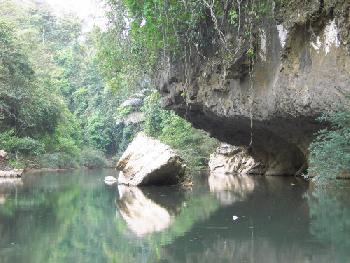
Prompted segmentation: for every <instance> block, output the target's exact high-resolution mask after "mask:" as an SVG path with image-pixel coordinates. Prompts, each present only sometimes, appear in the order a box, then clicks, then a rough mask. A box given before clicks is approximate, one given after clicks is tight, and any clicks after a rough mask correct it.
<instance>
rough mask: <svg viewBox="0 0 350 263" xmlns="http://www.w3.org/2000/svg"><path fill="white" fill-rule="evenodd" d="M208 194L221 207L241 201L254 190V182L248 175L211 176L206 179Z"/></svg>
mask: <svg viewBox="0 0 350 263" xmlns="http://www.w3.org/2000/svg"><path fill="white" fill-rule="evenodd" d="M208 183H209V189H210V192H213V193H215V195H216V197H217V198H218V199H219V200H220V202H221V204H223V205H230V204H233V203H234V202H236V201H243V200H244V199H245V198H246V196H247V194H249V193H251V192H252V191H253V190H254V188H255V181H254V179H253V178H252V177H250V176H248V175H233V174H211V175H210V176H209V178H208Z"/></svg>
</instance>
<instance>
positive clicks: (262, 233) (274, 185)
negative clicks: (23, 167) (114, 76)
mask: <svg viewBox="0 0 350 263" xmlns="http://www.w3.org/2000/svg"><path fill="white" fill-rule="evenodd" d="M106 175H108V174H103V173H102V172H99V171H92V172H85V171H83V172H82V171H77V172H69V173H66V174H48V175H46V176H29V177H26V178H24V180H23V186H21V187H17V188H16V187H7V188H1V187H0V189H2V190H0V198H2V200H3V201H2V202H3V204H0V237H1V238H0V262H1V263H61V262H62V263H66V262H75V263H80V262H82V263H90V262H107V263H109V262H111V263H114V262H123V263H127V262H151V263H156V262H189V263H190V262H204V263H205V262H216V263H221V262H246V263H258V262H259V263H277V262H284V263H292V262H293V263H294V262H308V263H314V262H315V263H316V262H318V263H319V262H321V263H323V262H324V263H326V262H327V263H328V262H332V263H345V262H349V258H350V244H349V241H348V237H349V234H350V229H349V224H350V223H349V218H350V205H349V202H348V200H349V198H350V196H349V193H350V191H349V188H348V189H342V188H336V189H335V190H332V191H330V192H318V191H309V192H306V190H307V187H308V185H307V184H306V183H305V182H303V181H298V180H296V179H293V178H292V179H288V178H261V177H259V178H256V177H238V178H225V180H221V181H220V180H210V181H209V189H210V190H211V191H209V190H208V185H207V184H195V185H194V187H193V190H192V191H183V190H181V189H178V188H176V187H147V188H127V187H125V188H119V189H117V188H115V187H106V186H105V185H104V183H103V178H104V177H105V176H106ZM223 194H227V196H224V197H222V196H223ZM116 200H117V210H118V215H119V216H118V217H116V216H115V212H116ZM233 215H237V216H239V220H237V221H234V222H233V220H232V216H233Z"/></svg>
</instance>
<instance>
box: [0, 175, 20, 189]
mask: <svg viewBox="0 0 350 263" xmlns="http://www.w3.org/2000/svg"><path fill="white" fill-rule="evenodd" d="M18 185H23V181H22V179H21V178H1V177H0V189H1V188H2V187H3V188H6V187H11V186H18Z"/></svg>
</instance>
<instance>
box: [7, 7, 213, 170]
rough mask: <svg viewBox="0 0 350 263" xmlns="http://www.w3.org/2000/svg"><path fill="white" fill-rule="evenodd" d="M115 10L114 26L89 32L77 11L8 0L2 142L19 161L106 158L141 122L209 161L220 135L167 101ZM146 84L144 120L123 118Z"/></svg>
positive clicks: (194, 157) (95, 161)
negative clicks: (163, 103) (164, 104)
mask: <svg viewBox="0 0 350 263" xmlns="http://www.w3.org/2000/svg"><path fill="white" fill-rule="evenodd" d="M111 14H113V12H112V11H111V12H110V15H111ZM110 18H111V21H112V22H111V24H110V25H109V26H108V29H107V30H104V31H102V30H101V29H100V28H98V27H95V28H93V29H92V30H91V31H90V32H87V33H86V32H84V33H83V32H82V24H81V23H82V22H81V21H80V20H79V19H78V18H77V17H75V16H74V15H72V14H66V15H64V16H59V17H58V16H56V15H54V14H53V12H52V10H50V8H49V7H48V6H47V5H45V4H39V3H36V2H34V1H33V2H30V3H25V4H24V3H22V2H21V1H1V3H0V36H1V37H0V45H1V48H0V52H1V53H0V85H1V86H0V148H1V149H5V150H6V151H7V152H9V153H10V154H11V164H12V165H13V166H16V167H45V168H72V167H79V166H87V167H100V166H105V165H106V159H105V157H109V158H112V160H113V157H115V156H118V155H120V154H121V153H122V151H123V150H125V148H126V146H127V145H128V143H129V142H130V141H131V139H132V138H133V136H134V135H135V134H136V133H137V132H138V131H140V130H145V131H146V132H148V133H149V134H150V135H152V136H153V137H155V138H159V139H161V140H162V141H164V142H167V143H169V144H170V145H172V146H173V147H175V148H176V149H178V150H179V151H180V152H181V153H182V155H183V156H184V157H185V158H186V159H187V160H188V162H189V164H191V167H194V168H199V167H200V166H202V165H203V164H204V163H205V161H206V158H207V157H208V155H209V153H210V152H211V151H212V150H213V147H214V146H215V145H216V142H215V141H214V140H212V139H209V138H208V137H207V136H206V135H205V134H203V133H201V132H199V131H196V130H195V129H193V128H192V127H191V125H190V124H189V123H188V122H186V121H185V120H183V119H181V118H180V117H178V116H176V115H175V114H174V113H173V112H166V111H164V110H162V109H161V107H160V104H159V101H158V95H157V93H156V92H154V91H153V87H152V86H151V84H150V81H149V77H148V75H147V74H148V72H147V71H145V70H143V69H142V68H143V67H144V65H143V64H140V63H141V62H140V53H135V52H134V51H135V49H136V46H135V45H134V44H132V45H130V41H132V38H131V37H129V36H128V35H127V34H126V32H124V33H123V32H122V31H119V32H118V30H120V28H121V27H120V25H118V22H117V21H114V22H115V23H114V22H113V17H112V16H111V17H110ZM119 22H120V21H119ZM120 34H125V36H124V37H122V38H120V37H121V35H120ZM120 39H123V41H120ZM138 50H139V51H140V50H141V47H139V49H138ZM143 57H144V58H146V59H148V57H147V56H143ZM140 90H148V91H149V92H147V94H148V95H147V96H148V97H146V98H145V99H144V100H145V105H144V106H143V107H142V111H143V112H144V114H145V120H144V121H143V122H142V123H140V124H136V125H129V126H128V125H124V124H123V123H122V122H120V121H119V120H118V118H121V117H123V116H124V115H126V114H128V113H129V112H130V109H128V108H123V107H121V104H122V102H123V101H125V100H126V99H127V98H128V97H129V96H130V95H132V94H133V93H135V92H137V91H140Z"/></svg>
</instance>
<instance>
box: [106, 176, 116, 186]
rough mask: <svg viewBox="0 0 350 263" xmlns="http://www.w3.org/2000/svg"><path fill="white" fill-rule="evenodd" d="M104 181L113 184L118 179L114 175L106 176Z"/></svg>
mask: <svg viewBox="0 0 350 263" xmlns="http://www.w3.org/2000/svg"><path fill="white" fill-rule="evenodd" d="M104 182H105V184H106V185H113V184H116V183H117V182H118V180H117V178H115V177H114V176H106V177H105V179H104Z"/></svg>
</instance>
